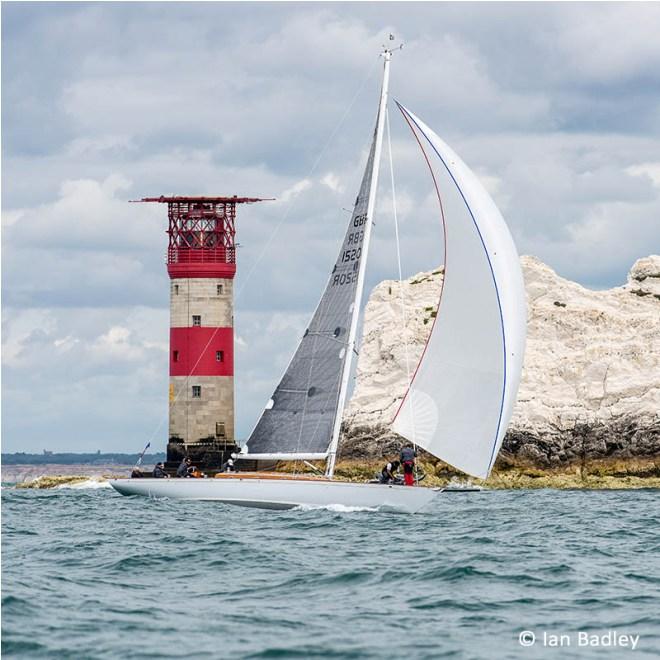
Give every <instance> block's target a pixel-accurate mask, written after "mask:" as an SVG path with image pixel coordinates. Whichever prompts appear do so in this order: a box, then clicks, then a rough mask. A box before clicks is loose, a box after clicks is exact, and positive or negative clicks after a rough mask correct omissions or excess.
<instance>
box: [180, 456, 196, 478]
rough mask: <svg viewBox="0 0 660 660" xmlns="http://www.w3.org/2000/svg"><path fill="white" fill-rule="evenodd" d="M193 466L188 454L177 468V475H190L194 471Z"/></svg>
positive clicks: (181, 476) (182, 476)
mask: <svg viewBox="0 0 660 660" xmlns="http://www.w3.org/2000/svg"><path fill="white" fill-rule="evenodd" d="M194 469H195V468H194V467H193V466H192V461H191V460H190V457H189V456H186V457H185V458H184V459H183V460H182V461H181V465H179V467H178V468H177V469H176V476H177V477H179V478H184V477H190V476H192V473H193V471H194Z"/></svg>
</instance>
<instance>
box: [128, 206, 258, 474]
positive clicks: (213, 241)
mask: <svg viewBox="0 0 660 660" xmlns="http://www.w3.org/2000/svg"><path fill="white" fill-rule="evenodd" d="M140 201H141V202H157V203H161V204H167V217H168V228H167V234H168V237H169V240H168V246H167V272H168V275H169V278H170V345H169V376H170V378H169V443H168V452H167V453H168V461H176V460H177V459H179V458H180V456H182V455H188V456H191V457H193V460H197V462H203V463H205V464H206V465H207V466H208V467H213V465H212V464H213V463H216V462H218V461H220V460H222V458H224V454H225V453H226V451H227V450H228V448H232V449H233V448H234V447H235V429H234V276H235V275H236V243H235V236H236V206H237V205H238V204H249V203H253V202H259V201H262V200H261V199H258V198H250V197H178V196H177V197H147V198H144V199H142V200H140Z"/></svg>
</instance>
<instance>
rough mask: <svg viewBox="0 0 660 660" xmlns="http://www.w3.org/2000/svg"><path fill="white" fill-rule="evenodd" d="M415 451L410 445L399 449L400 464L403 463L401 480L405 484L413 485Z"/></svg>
mask: <svg viewBox="0 0 660 660" xmlns="http://www.w3.org/2000/svg"><path fill="white" fill-rule="evenodd" d="M416 456H417V452H416V451H415V449H414V448H413V447H411V446H410V445H406V446H405V447H404V448H403V449H402V450H401V455H400V458H401V464H402V465H403V482H404V483H405V484H406V486H414V485H415V457H416Z"/></svg>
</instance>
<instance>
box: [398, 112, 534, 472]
mask: <svg viewBox="0 0 660 660" xmlns="http://www.w3.org/2000/svg"><path fill="white" fill-rule="evenodd" d="M399 108H400V109H401V111H402V113H403V115H404V117H405V118H406V120H407V121H408V123H409V125H410V127H411V129H412V130H413V133H415V135H416V137H417V139H418V142H419V145H420V147H421V148H422V151H423V152H424V156H425V158H426V161H427V164H428V166H429V168H430V170H431V174H432V176H433V178H434V180H436V179H437V178H438V174H439V173H438V172H436V168H437V169H439V170H440V171H441V170H446V172H447V173H448V174H449V176H450V178H451V180H452V181H453V183H454V185H455V186H456V188H457V190H458V192H459V194H460V197H461V198H462V200H463V203H464V204H465V207H466V210H467V212H468V214H469V217H470V221H469V222H466V221H465V219H464V218H462V217H460V215H459V216H454V217H451V218H445V217H444V216H443V224H444V233H445V254H446V259H445V276H444V281H443V288H442V292H441V299H440V305H439V309H438V310H437V317H436V322H435V323H434V325H433V328H432V330H431V334H430V336H429V339H428V342H427V346H426V348H425V350H424V353H423V355H422V359H421V361H420V363H419V365H418V367H417V370H416V372H415V376H414V378H413V381H412V383H411V384H410V387H409V390H408V392H407V394H406V397H405V399H404V400H403V402H402V404H401V406H400V408H399V411H398V413H397V416H396V418H395V420H394V423H393V426H392V428H393V430H394V431H395V432H397V433H399V434H400V435H403V436H404V437H407V438H409V439H411V440H414V441H415V442H416V443H417V444H419V445H421V446H422V447H423V448H424V449H426V450H428V451H429V452H431V453H433V454H434V455H436V456H438V457H439V458H441V459H442V460H445V461H446V462H448V463H450V464H452V465H454V466H455V467H457V468H459V469H461V470H463V471H464V472H467V473H468V474H471V475H473V476H477V477H486V476H487V475H488V474H489V472H490V470H491V468H492V465H493V462H494V459H495V457H496V455H497V452H498V450H499V448H500V446H501V444H502V440H503V438H504V433H505V431H506V427H507V424H508V421H509V419H510V416H511V413H512V410H513V405H514V403H515V398H516V393H517V389H518V384H519V381H520V375H521V371H522V358H523V353H524V344H525V323H526V307H525V292H524V286H523V281H522V273H521V270H520V264H519V260H518V255H517V252H516V249H515V245H514V243H513V239H512V238H511V234H510V233H509V230H508V228H507V226H506V224H505V222H504V219H503V218H502V216H501V214H500V212H499V210H498V209H497V207H496V205H495V203H494V202H493V200H492V198H491V197H490V195H489V194H488V193H487V192H486V190H485V189H484V187H483V186H482V184H481V183H480V182H479V180H478V179H477V177H476V176H475V175H474V173H473V172H472V171H471V170H470V169H469V168H468V167H467V165H465V163H463V161H462V160H461V159H460V158H459V157H458V156H457V155H456V153H455V152H454V151H453V150H452V149H451V148H450V147H449V146H448V145H447V144H446V143H444V142H443V141H442V140H441V139H440V138H439V137H438V136H437V135H436V134H435V133H434V132H433V131H432V130H431V129H430V128H429V127H428V126H427V125H426V124H424V123H423V122H422V121H421V120H419V119H418V118H417V117H415V116H414V115H413V114H412V113H410V112H409V111H408V110H407V109H406V108H404V107H403V106H401V105H400V104H399ZM420 136H421V140H420ZM424 144H426V145H427V146H428V147H430V149H429V150H428V152H427V151H426V150H425V148H424Z"/></svg>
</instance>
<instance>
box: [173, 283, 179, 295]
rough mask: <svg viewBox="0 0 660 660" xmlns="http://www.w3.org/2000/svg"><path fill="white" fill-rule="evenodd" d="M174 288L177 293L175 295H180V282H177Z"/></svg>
mask: <svg viewBox="0 0 660 660" xmlns="http://www.w3.org/2000/svg"><path fill="white" fill-rule="evenodd" d="M173 289H174V295H175V296H178V295H179V285H178V284H175V285H174V286H173Z"/></svg>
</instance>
